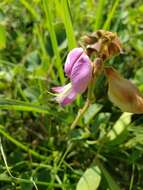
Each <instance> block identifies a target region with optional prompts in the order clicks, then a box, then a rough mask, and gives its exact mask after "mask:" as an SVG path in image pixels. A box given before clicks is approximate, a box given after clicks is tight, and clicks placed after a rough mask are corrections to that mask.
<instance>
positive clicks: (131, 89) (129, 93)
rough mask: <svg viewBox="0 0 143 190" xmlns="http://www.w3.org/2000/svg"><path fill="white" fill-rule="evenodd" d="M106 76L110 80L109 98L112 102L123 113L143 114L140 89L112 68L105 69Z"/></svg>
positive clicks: (142, 100) (142, 99) (142, 98)
mask: <svg viewBox="0 0 143 190" xmlns="http://www.w3.org/2000/svg"><path fill="white" fill-rule="evenodd" d="M105 75H106V76H107V79H108V96H109V99H110V100H111V102H113V104H115V106H117V107H119V108H120V109H121V110H122V111H123V112H130V113H137V114H140V113H143V96H142V95H141V93H140V91H139V90H138V88H137V87H136V86H135V85H134V84H133V83H132V82H131V81H129V80H127V79H125V78H123V77H122V76H121V75H120V74H119V73H118V72H117V70H115V69H113V68H112V67H105Z"/></svg>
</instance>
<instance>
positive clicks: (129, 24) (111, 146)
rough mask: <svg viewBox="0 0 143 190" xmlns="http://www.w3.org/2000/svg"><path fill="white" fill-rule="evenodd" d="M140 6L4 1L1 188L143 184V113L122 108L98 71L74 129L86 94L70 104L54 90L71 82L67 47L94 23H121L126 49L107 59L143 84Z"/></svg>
mask: <svg viewBox="0 0 143 190" xmlns="http://www.w3.org/2000/svg"><path fill="white" fill-rule="evenodd" d="M142 15H143V3H142V0H139V1H135V0H132V1H121V0H111V1H109V0H97V1H92V0H84V1H80V0H75V1H71V0H31V1H28V0H20V1H15V0H3V1H1V2H0V139H1V140H0V157H1V160H0V189H1V190H11V189H15V190H32V189H36V190H37V189H38V190H46V189H48V190H75V189H76V190H95V187H94V186H93V185H92V183H93V178H94V183H95V181H96V189H100V190H107V189H108V190H109V189H110V190H119V189H120V190H122V189H123V190H135V189H136V190H142V189H143V182H142V178H143V160H142V156H143V118H142V115H135V114H127V113H122V112H121V111H120V110H119V109H118V108H116V107H115V106H114V105H113V104H112V103H111V102H110V101H109V99H108V97H107V82H106V79H105V77H104V76H103V75H102V76H100V77H99V78H98V79H97V81H96V83H95V89H94V95H95V96H96V101H94V102H93V103H92V104H91V105H90V107H89V108H88V110H87V111H86V112H85V113H84V115H83V118H81V119H80V122H79V123H78V127H77V128H75V129H73V130H71V129H70V125H71V123H72V122H73V120H74V118H75V117H76V115H77V113H78V110H79V108H81V107H82V105H84V102H85V100H86V93H84V95H83V96H80V97H79V98H80V99H78V101H75V102H73V103H72V104H71V105H69V106H67V107H61V106H60V105H58V104H57V103H56V102H55V100H54V97H53V96H52V94H51V93H50V92H51V87H53V86H58V85H59V86H60V85H63V84H66V83H68V79H67V78H66V76H65V74H64V70H63V66H64V62H65V59H66V56H67V54H68V52H69V50H71V49H72V48H74V47H77V46H79V44H80V45H81V44H82V41H81V39H82V36H83V35H85V34H87V33H90V32H94V31H96V30H97V29H106V30H110V31H114V32H117V34H118V36H119V37H120V40H121V42H122V44H123V49H124V52H125V53H124V54H122V55H119V56H117V57H114V58H113V59H112V60H110V61H107V62H106V63H105V64H106V65H108V64H110V65H112V66H114V67H115V68H116V69H118V70H119V71H120V72H121V73H122V74H123V75H124V76H125V77H126V78H129V79H131V80H133V82H134V83H135V84H136V85H137V86H138V87H139V89H140V90H141V91H142V93H143V76H142V72H143V70H142V67H143V59H142V57H143V53H142V52H143V32H142V27H143V24H142ZM79 100H80V101H79ZM79 105H80V106H79ZM85 178H86V180H85ZM87 182H88V183H90V184H89V188H87ZM84 188H86V189H84Z"/></svg>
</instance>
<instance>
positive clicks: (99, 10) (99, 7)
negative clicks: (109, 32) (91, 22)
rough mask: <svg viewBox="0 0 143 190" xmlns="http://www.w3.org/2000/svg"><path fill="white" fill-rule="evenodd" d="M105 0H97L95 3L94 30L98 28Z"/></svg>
mask: <svg viewBox="0 0 143 190" xmlns="http://www.w3.org/2000/svg"><path fill="white" fill-rule="evenodd" d="M105 3H106V0H99V1H98V4H97V9H96V10H97V12H96V22H95V27H94V29H95V30H98V29H100V27H101V24H102V18H103V10H104V6H105Z"/></svg>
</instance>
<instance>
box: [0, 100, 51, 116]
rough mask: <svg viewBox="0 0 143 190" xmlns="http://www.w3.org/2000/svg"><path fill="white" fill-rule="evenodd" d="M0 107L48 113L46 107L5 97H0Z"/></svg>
mask: <svg viewBox="0 0 143 190" xmlns="http://www.w3.org/2000/svg"><path fill="white" fill-rule="evenodd" d="M0 109H7V110H19V111H33V112H39V113H48V109H47V108H45V107H42V106H38V105H34V104H31V103H26V102H23V101H18V100H12V99H5V98H0Z"/></svg>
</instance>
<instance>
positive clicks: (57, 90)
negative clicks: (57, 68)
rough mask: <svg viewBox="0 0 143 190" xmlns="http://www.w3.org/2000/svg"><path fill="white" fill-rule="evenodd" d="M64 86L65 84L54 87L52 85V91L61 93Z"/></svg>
mask: <svg viewBox="0 0 143 190" xmlns="http://www.w3.org/2000/svg"><path fill="white" fill-rule="evenodd" d="M64 87H65V86H56V87H52V91H53V92H56V93H61V92H63V91H64Z"/></svg>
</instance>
